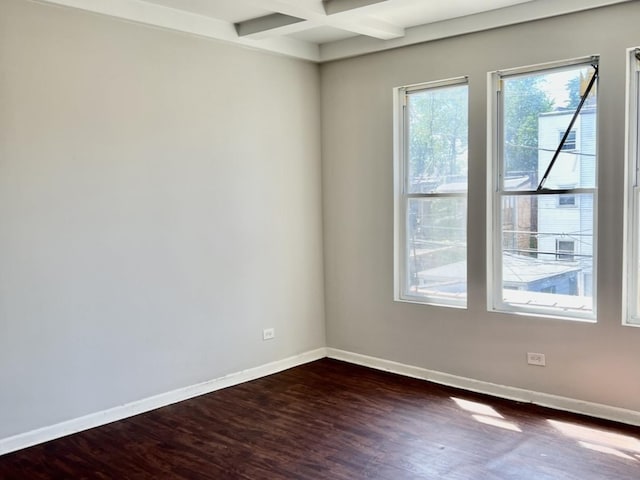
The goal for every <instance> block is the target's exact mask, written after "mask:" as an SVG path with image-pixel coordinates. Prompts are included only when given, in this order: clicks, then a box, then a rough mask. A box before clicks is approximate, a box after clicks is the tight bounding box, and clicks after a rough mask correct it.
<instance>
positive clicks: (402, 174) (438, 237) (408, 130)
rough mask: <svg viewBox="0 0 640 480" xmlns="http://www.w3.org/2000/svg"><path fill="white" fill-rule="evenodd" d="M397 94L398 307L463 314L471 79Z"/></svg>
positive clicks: (396, 275)
mask: <svg viewBox="0 0 640 480" xmlns="http://www.w3.org/2000/svg"><path fill="white" fill-rule="evenodd" d="M395 94H396V100H397V101H396V115H395V123H396V135H395V138H396V141H395V144H396V153H395V178H396V200H395V202H396V205H395V207H396V208H395V299H396V300H399V301H409V302H418V303H428V304H436V305H445V306H456V307H466V302H467V148H468V141H467V131H468V125H467V123H468V121H467V119H468V86H467V79H466V78H459V79H454V80H447V81H442V82H433V83H425V84H421V85H413V86H410V87H400V88H396V89H395Z"/></svg>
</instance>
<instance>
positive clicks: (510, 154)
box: [503, 75, 554, 179]
mask: <svg viewBox="0 0 640 480" xmlns="http://www.w3.org/2000/svg"><path fill="white" fill-rule="evenodd" d="M543 81H544V79H543V77H542V76H536V75H531V76H522V77H513V78H509V79H507V80H505V82H504V120H503V121H504V162H505V173H506V174H507V175H521V174H522V175H529V176H530V178H534V179H535V178H537V171H538V116H539V115H540V114H541V113H544V112H548V111H550V110H551V109H552V108H553V106H554V105H553V100H552V99H551V98H549V96H548V95H547V93H546V92H545V91H544V89H543V85H542V84H543Z"/></svg>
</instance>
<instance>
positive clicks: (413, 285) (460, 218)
mask: <svg viewBox="0 0 640 480" xmlns="http://www.w3.org/2000/svg"><path fill="white" fill-rule="evenodd" d="M407 213H408V215H407V249H406V251H407V259H406V261H407V265H406V270H405V271H406V272H407V276H408V279H407V287H406V290H407V291H406V292H405V293H406V294H407V295H411V296H424V297H429V296H437V297H440V298H451V299H455V298H464V297H466V294H467V281H466V280H467V261H466V254H467V245H466V226H467V218H466V216H467V200H466V198H465V197H447V198H420V199H410V200H409V205H408V212H407Z"/></svg>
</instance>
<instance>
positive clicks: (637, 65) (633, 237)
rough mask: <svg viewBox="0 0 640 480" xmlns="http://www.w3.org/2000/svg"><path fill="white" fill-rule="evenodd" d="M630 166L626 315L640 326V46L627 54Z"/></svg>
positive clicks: (628, 152) (627, 208) (625, 278)
mask: <svg viewBox="0 0 640 480" xmlns="http://www.w3.org/2000/svg"><path fill="white" fill-rule="evenodd" d="M627 67H628V68H627V72H628V82H627V85H628V89H627V132H628V133H627V168H626V188H625V190H626V198H627V202H626V206H625V216H624V219H625V231H626V237H627V241H626V242H625V249H624V255H623V259H624V269H625V270H624V273H625V275H624V289H623V290H624V297H625V299H624V317H623V322H624V323H626V324H627V325H638V326H640V183H639V180H640V179H639V178H638V177H639V170H638V169H639V168H640V48H631V49H629V51H628V56H627Z"/></svg>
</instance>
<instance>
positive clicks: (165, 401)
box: [0, 348, 326, 455]
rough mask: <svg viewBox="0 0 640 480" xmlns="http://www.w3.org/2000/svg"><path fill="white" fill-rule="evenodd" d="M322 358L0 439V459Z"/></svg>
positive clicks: (322, 351)
mask: <svg viewBox="0 0 640 480" xmlns="http://www.w3.org/2000/svg"><path fill="white" fill-rule="evenodd" d="M324 357H326V348H318V349H317V350H311V351H309V352H305V353H301V354H299V355H295V356H293V357H289V358H285V359H283V360H278V361H275V362H271V363H267V364H265V365H260V366H258V367H254V368H250V369H248V370H242V371H240V372H235V373H231V374H229V375H225V376H224V377H220V378H215V379H213V380H208V381H206V382H202V383H198V384H196V385H190V386H188V387H184V388H179V389H176V390H172V391H170V392H166V393H161V394H159V395H154V396H153V397H148V398H143V399H142V400H136V401H135V402H131V403H127V404H124V405H120V406H117V407H113V408H109V409H108V410H103V411H101V412H96V413H92V414H89V415H85V416H83V417H78V418H74V419H71V420H67V421H65V422H61V423H57V424H55V425H50V426H47V427H43V428H39V429H37V430H32V431H30V432H25V433H21V434H18V435H14V436H12V437H7V438H2V439H0V455H3V454H5V453H9V452H13V451H16V450H20V449H23V448H27V447H30V446H32V445H36V444H38V443H44V442H48V441H49V440H54V439H56V438H60V437H64V436H66V435H71V434H72V433H77V432H81V431H83V430H88V429H90V428H94V427H99V426H101V425H106V424H107V423H111V422H115V421H117V420H122V419H125V418H128V417H132V416H134V415H138V414H140V413H145V412H149V411H151V410H155V409H157V408H160V407H164V406H167V405H171V404H173V403H177V402H181V401H183V400H187V399H189V398H193V397H197V396H199V395H204V394H206V393H211V392H214V391H216V390H220V389H222V388H227V387H232V386H234V385H238V384H240V383H244V382H248V381H250V380H255V379H257V378H261V377H265V376H267V375H272V374H274V373H278V372H281V371H283V370H287V369H289V368H292V367H296V366H298V365H302V364H304V363H309V362H313V361H314V360H319V359H321V358H324Z"/></svg>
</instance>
